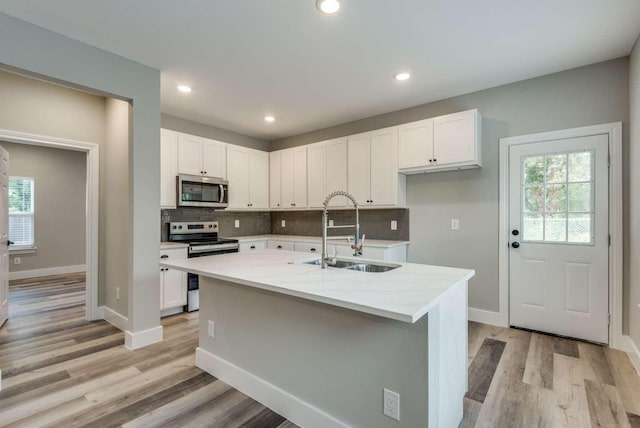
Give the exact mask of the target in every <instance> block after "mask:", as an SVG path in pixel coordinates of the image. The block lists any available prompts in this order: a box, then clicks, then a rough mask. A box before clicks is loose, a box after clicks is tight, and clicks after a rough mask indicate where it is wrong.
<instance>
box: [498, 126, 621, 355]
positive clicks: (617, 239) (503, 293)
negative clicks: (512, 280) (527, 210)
mask: <svg viewBox="0 0 640 428" xmlns="http://www.w3.org/2000/svg"><path fill="white" fill-rule="evenodd" d="M602 134H608V135H609V165H610V167H609V234H610V235H611V245H610V246H609V314H610V317H611V321H610V324H609V346H610V347H612V348H616V349H625V348H626V346H625V342H624V340H623V335H622V312H623V301H622V288H623V287H622V239H623V235H622V122H613V123H607V124H602V125H594V126H585V127H581V128H572V129H563V130H559V131H550V132H542V133H538V134H530V135H522V136H518V137H507V138H501V139H500V172H499V177H500V235H499V262H498V263H499V264H498V269H499V277H498V283H499V289H500V323H501V325H502V326H504V327H508V326H509V205H508V199H509V147H511V146H514V145H518V144H528V143H537V142H543V141H553V140H563V139H568V138H578V137H588V136H592V135H602Z"/></svg>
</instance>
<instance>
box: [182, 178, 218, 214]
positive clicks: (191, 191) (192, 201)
mask: <svg viewBox="0 0 640 428" xmlns="http://www.w3.org/2000/svg"><path fill="white" fill-rule="evenodd" d="M177 194H178V206H179V207H208V208H227V206H228V205H229V182H228V181H227V180H223V179H221V178H215V177H203V176H199V175H186V174H180V175H178V192H177Z"/></svg>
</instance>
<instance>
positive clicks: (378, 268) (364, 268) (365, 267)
mask: <svg viewBox="0 0 640 428" xmlns="http://www.w3.org/2000/svg"><path fill="white" fill-rule="evenodd" d="M301 263H304V264H308V265H315V266H320V265H321V264H322V262H321V260H320V259H312V260H305V261H303V262H301ZM329 267H331V268H336V269H349V270H355V271H358V272H376V273H379V272H388V271H390V270H393V269H397V268H399V267H400V265H394V264H377V263H369V262H366V263H361V262H357V261H351V260H336V262H335V264H333V265H329Z"/></svg>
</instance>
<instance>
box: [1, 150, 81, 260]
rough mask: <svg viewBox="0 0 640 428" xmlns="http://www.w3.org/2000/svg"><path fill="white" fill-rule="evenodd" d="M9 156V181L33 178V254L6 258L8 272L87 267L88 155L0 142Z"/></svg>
mask: <svg viewBox="0 0 640 428" xmlns="http://www.w3.org/2000/svg"><path fill="white" fill-rule="evenodd" d="M0 145H1V146H2V147H4V148H5V149H6V150H7V151H8V152H9V175H12V176H19V177H33V178H34V208H35V212H34V230H35V234H34V236H35V245H36V248H37V251H36V252H35V253H33V254H20V255H18V257H20V259H21V263H20V264H19V265H16V264H13V258H14V257H15V256H12V257H10V261H9V271H11V272H17V271H24V270H34V269H46V268H53V267H63V266H75V265H84V264H85V263H86V251H85V249H86V242H85V238H86V230H85V226H86V199H87V198H86V194H87V176H86V171H87V155H86V154H85V153H83V152H76V151H72V150H62V149H53V148H48V147H39V146H30V145H26V144H14V143H7V142H3V141H0Z"/></svg>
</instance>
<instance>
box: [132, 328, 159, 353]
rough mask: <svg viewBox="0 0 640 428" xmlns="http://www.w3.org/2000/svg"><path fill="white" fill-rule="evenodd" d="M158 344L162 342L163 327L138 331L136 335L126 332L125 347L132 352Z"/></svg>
mask: <svg viewBox="0 0 640 428" xmlns="http://www.w3.org/2000/svg"><path fill="white" fill-rule="evenodd" d="M157 342H162V326H161V325H159V326H157V327H152V328H149V329H147V330H142V331H136V332H135V333H134V332H131V331H128V330H127V331H125V332H124V346H126V347H127V349H129V350H131V351H133V350H134V349H140V348H144V347H145V346H148V345H151V344H153V343H157Z"/></svg>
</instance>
